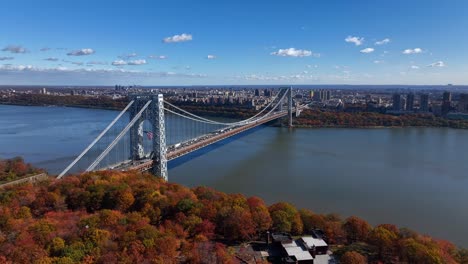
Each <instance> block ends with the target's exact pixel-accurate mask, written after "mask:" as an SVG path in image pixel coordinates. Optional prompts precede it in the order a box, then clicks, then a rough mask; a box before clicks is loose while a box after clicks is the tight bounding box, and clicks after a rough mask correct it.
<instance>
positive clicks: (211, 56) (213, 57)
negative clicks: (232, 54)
mask: <svg viewBox="0 0 468 264" xmlns="http://www.w3.org/2000/svg"><path fill="white" fill-rule="evenodd" d="M206 58H207V59H209V60H213V59H216V56H215V55H208V56H206Z"/></svg>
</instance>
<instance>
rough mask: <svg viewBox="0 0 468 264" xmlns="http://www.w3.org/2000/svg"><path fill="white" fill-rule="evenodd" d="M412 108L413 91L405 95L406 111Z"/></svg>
mask: <svg viewBox="0 0 468 264" xmlns="http://www.w3.org/2000/svg"><path fill="white" fill-rule="evenodd" d="M413 110H414V93H409V94H408V95H407V96H406V111H413Z"/></svg>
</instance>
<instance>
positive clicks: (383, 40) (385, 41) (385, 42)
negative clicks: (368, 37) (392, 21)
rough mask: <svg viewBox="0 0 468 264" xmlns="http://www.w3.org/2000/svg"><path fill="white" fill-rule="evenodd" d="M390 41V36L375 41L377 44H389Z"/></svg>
mask: <svg viewBox="0 0 468 264" xmlns="http://www.w3.org/2000/svg"><path fill="white" fill-rule="evenodd" d="M389 42H390V39H389V38H384V39H382V40H380V41H376V42H375V45H384V44H387V43H389Z"/></svg>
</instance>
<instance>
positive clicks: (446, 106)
mask: <svg viewBox="0 0 468 264" xmlns="http://www.w3.org/2000/svg"><path fill="white" fill-rule="evenodd" d="M451 107H452V93H451V92H447V91H446V92H444V95H443V99H442V115H446V114H448V112H449V111H450V108H451Z"/></svg>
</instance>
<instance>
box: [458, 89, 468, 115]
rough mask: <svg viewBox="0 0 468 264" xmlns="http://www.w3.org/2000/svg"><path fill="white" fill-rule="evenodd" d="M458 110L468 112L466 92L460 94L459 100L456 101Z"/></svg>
mask: <svg viewBox="0 0 468 264" xmlns="http://www.w3.org/2000/svg"><path fill="white" fill-rule="evenodd" d="M458 111H460V112H462V113H468V94H460V101H458Z"/></svg>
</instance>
